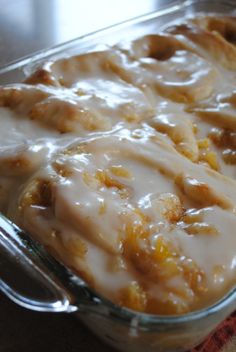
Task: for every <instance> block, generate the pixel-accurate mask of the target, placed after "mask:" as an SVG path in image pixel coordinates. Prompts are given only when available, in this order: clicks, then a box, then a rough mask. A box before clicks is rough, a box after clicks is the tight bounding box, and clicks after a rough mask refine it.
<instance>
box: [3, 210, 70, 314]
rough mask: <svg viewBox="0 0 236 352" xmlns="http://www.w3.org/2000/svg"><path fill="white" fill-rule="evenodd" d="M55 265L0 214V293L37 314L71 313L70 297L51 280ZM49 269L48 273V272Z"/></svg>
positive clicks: (57, 280) (41, 250) (37, 245)
mask: <svg viewBox="0 0 236 352" xmlns="http://www.w3.org/2000/svg"><path fill="white" fill-rule="evenodd" d="M57 265H60V264H58V263H57V262H56V261H54V260H53V259H52V258H51V257H50V256H48V254H47V253H46V251H44V249H43V248H42V247H41V246H40V245H39V244H37V243H36V242H35V241H33V240H32V239H31V238H30V236H29V235H27V233H25V232H24V231H22V230H20V229H19V228H18V227H17V226H16V225H15V224H13V223H12V222H10V221H9V220H8V219H6V218H5V217H4V216H3V215H1V214H0V290H1V291H3V293H5V294H6V295H7V296H8V297H9V298H10V299H11V300H13V301H14V302H15V303H17V304H19V305H21V306H23V307H25V308H30V309H32V310H36V311H45V312H72V311H75V310H77V307H76V306H75V305H73V300H74V298H73V295H72V294H71V293H70V292H69V290H67V289H66V288H65V287H64V286H63V285H62V284H61V283H60V279H58V278H57V277H55V276H53V271H54V273H55V272H56V270H55V268H56V266H57ZM49 266H50V269H49Z"/></svg>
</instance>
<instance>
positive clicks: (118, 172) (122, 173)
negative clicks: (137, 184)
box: [110, 165, 131, 178]
mask: <svg viewBox="0 0 236 352" xmlns="http://www.w3.org/2000/svg"><path fill="white" fill-rule="evenodd" d="M110 171H111V173H112V174H113V175H115V176H118V177H124V178H131V174H130V172H129V171H128V170H127V169H125V168H124V167H123V166H121V165H117V166H115V165H114V166H111V167H110Z"/></svg>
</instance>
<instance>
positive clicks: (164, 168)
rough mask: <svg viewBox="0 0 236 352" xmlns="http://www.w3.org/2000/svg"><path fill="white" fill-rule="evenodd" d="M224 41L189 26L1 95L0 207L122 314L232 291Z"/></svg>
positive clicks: (232, 185)
mask: <svg viewBox="0 0 236 352" xmlns="http://www.w3.org/2000/svg"><path fill="white" fill-rule="evenodd" d="M235 38H236V21H235V18H232V17H220V16H218V17H211V16H204V17H198V18H194V19H189V20H187V21H186V22H184V23H178V24H175V25H172V26H169V27H166V28H163V30H162V31H161V32H160V33H158V34H150V35H146V36H144V37H142V38H137V39H135V40H132V41H126V42H124V43H120V44H117V45H115V46H113V47H108V48H107V49H104V50H103V51H94V52H89V53H85V54H81V55H78V56H73V57H67V58H62V59H58V60H55V61H51V62H46V63H44V64H43V65H42V66H41V67H39V68H38V69H37V70H36V71H35V72H33V73H32V74H31V76H29V77H27V78H26V80H25V82H22V83H15V84H11V85H7V86H2V87H1V88H0V105H1V110H0V114H1V130H0V136H1V139H0V140H1V145H0V166H1V167H0V210H1V211H2V212H3V213H4V214H6V215H7V216H8V217H9V218H10V219H12V220H13V221H14V222H16V223H17V224H18V225H19V226H20V227H22V228H24V229H26V230H27V231H29V232H30V233H31V234H32V236H33V237H35V238H36V239H37V240H39V241H40V242H41V243H42V244H44V245H45V246H46V248H48V250H49V252H51V253H52V254H53V255H55V256H56V258H58V259H59V260H61V261H62V262H63V263H65V265H67V266H68V267H70V268H71V269H72V270H73V271H74V272H76V273H78V274H79V275H80V276H81V277H82V278H83V279H84V280H85V281H86V282H88V283H89V285H90V286H91V287H93V288H94V289H95V290H96V291H97V292H99V293H100V294H102V295H104V296H105V297H108V298H109V299H111V300H112V301H113V302H115V303H117V304H119V305H121V306H125V307H127V308H130V309H133V310H136V311H141V312H147V313H154V314H165V315H175V314H183V313H187V312H191V311H194V310H197V309H200V308H203V307H206V306H208V305H210V304H212V303H214V302H216V301H217V300H218V299H220V298H221V297H223V296H224V294H225V293H226V292H228V290H229V289H230V288H232V287H233V286H234V285H235V272H236V238H235V235H234V228H235V226H236V215H235V211H236V181H235V178H236V168H235V164H236V92H235V82H236V72H235V69H236V68H235V62H236V61H235V56H236V47H235V42H236V39H235Z"/></svg>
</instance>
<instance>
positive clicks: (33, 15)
mask: <svg viewBox="0 0 236 352" xmlns="http://www.w3.org/2000/svg"><path fill="white" fill-rule="evenodd" d="M170 2H173V0H172V1H171V0H116V1H110V0H99V1H97V0H86V1H82V0H0V66H2V65H5V64H7V63H9V62H12V61H14V60H16V59H18V58H21V57H23V56H26V55H29V54H31V53H33V52H36V51H39V50H42V49H45V48H49V47H51V46H54V45H57V44H60V43H63V42H66V41H68V40H71V39H74V38H76V37H79V36H82V35H84V34H87V33H91V32H93V31H96V30H98V29H101V28H105V27H107V26H110V25H112V24H115V23H119V22H122V21H125V20H127V19H130V18H133V17H136V16H140V15H142V14H146V13H149V12H152V11H155V10H157V9H159V8H160V7H161V6H168V4H169V3H170Z"/></svg>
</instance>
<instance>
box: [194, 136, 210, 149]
mask: <svg viewBox="0 0 236 352" xmlns="http://www.w3.org/2000/svg"><path fill="white" fill-rule="evenodd" d="M197 144H198V148H199V149H207V148H209V147H210V140H209V139H208V138H203V139H199V140H198V141H197Z"/></svg>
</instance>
